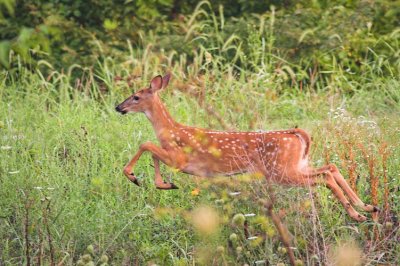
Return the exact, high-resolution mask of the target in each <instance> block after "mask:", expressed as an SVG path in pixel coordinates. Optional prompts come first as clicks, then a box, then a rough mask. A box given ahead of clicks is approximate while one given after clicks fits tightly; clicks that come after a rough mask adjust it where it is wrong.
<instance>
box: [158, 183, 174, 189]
mask: <svg viewBox="0 0 400 266" xmlns="http://www.w3.org/2000/svg"><path fill="white" fill-rule="evenodd" d="M156 188H157V189H163V190H170V189H179V188H178V187H177V186H176V185H175V184H174V183H166V182H164V183H163V184H161V185H160V184H159V185H156Z"/></svg>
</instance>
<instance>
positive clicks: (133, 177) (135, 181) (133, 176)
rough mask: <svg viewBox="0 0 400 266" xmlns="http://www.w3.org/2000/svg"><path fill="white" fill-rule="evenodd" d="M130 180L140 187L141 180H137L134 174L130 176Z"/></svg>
mask: <svg viewBox="0 0 400 266" xmlns="http://www.w3.org/2000/svg"><path fill="white" fill-rule="evenodd" d="M128 178H129V180H130V181H131V182H132V183H134V184H135V185H136V186H138V187H140V183H139V180H138V179H137V178H136V176H135V174H134V173H131V174H129V176H128Z"/></svg>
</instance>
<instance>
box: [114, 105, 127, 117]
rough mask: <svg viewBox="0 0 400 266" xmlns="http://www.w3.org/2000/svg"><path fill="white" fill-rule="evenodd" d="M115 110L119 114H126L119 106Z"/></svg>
mask: <svg viewBox="0 0 400 266" xmlns="http://www.w3.org/2000/svg"><path fill="white" fill-rule="evenodd" d="M115 110H116V111H117V112H119V113H121V114H123V115H124V114H126V111H124V110H122V108H121V107H119V105H118V106H117V107H115Z"/></svg>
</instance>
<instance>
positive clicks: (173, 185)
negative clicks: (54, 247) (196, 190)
mask: <svg viewBox="0 0 400 266" xmlns="http://www.w3.org/2000/svg"><path fill="white" fill-rule="evenodd" d="M171 189H179V188H178V187H177V186H176V185H175V184H174V183H171Z"/></svg>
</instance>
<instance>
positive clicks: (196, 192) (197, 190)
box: [190, 188, 200, 196]
mask: <svg viewBox="0 0 400 266" xmlns="http://www.w3.org/2000/svg"><path fill="white" fill-rule="evenodd" d="M190 194H192V196H198V195H199V194H200V189H199V188H195V189H193V190H192V192H190Z"/></svg>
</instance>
